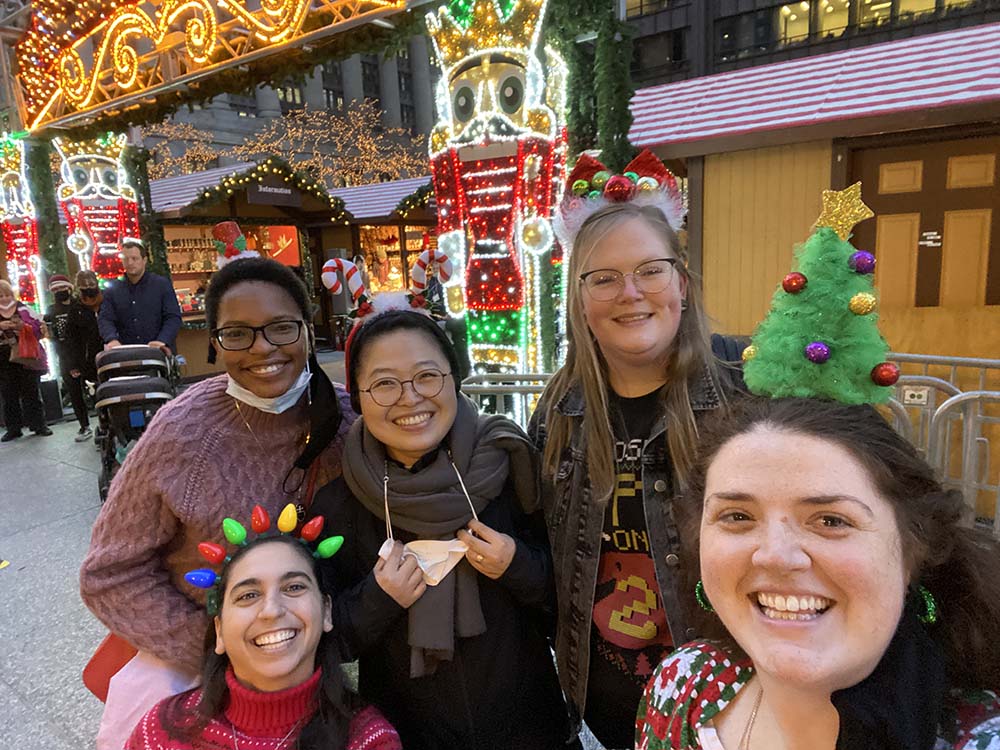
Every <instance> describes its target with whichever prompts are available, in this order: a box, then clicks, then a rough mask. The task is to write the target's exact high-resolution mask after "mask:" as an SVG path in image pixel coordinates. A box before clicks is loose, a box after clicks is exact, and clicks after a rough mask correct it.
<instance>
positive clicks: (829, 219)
mask: <svg viewBox="0 0 1000 750" xmlns="http://www.w3.org/2000/svg"><path fill="white" fill-rule="evenodd" d="M874 215H875V214H874V213H873V212H872V210H871V209H870V208H868V206H866V205H865V204H864V202H863V201H862V200H861V183H860V182H855V183H854V184H853V185H851V186H850V187H849V188H847V189H846V190H824V191H823V213H821V214H820V215H819V218H818V219H816V226H817V227H830V228H831V229H833V230H834V231H835V232H836V233H837V235H838V236H839V237H840V239H842V240H846V239H847V238H848V237H850V236H851V230H852V229H853V228H854V225H855V224H857V223H859V222H862V221H864V220H865V219H870V218H871V217H873V216H874Z"/></svg>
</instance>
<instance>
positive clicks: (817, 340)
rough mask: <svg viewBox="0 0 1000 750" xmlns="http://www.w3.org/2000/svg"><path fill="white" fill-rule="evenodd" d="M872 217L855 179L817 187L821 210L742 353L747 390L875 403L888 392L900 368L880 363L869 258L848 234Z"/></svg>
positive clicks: (883, 346) (883, 348) (882, 348)
mask: <svg viewBox="0 0 1000 750" xmlns="http://www.w3.org/2000/svg"><path fill="white" fill-rule="evenodd" d="M872 216H874V214H873V213H872V211H871V209H869V208H868V206H866V205H865V204H864V203H863V202H862V200H861V183H860V182H858V183H855V184H854V185H851V187H849V188H847V189H846V190H840V191H835V190H824V191H823V213H822V214H821V215H820V217H819V218H818V219H817V220H816V224H815V225H814V229H813V232H812V234H811V235H810V237H809V239H808V240H807V241H806V242H805V244H804V245H802V246H801V247H800V248H799V250H798V252H797V253H796V263H795V270H794V271H793V272H792V273H790V274H788V275H787V276H785V278H784V280H783V281H782V283H781V286H780V287H779V288H778V289H777V290H776V291H775V293H774V297H773V298H772V300H771V309H770V311H769V312H768V314H767V317H765V318H764V320H763V321H762V322H761V323H760V324H759V325H758V326H757V329H756V331H754V334H753V340H752V343H751V344H750V346H748V347H747V348H746V349H745V350H744V352H743V361H744V366H743V374H744V378H745V380H746V384H747V387H748V388H749V389H750V390H751V391H752V392H753V393H756V394H757V395H760V396H769V397H771V398H780V397H786V396H794V397H801V398H821V399H830V400H833V401H840V402H842V403H846V404H876V403H881V402H884V401H887V400H888V399H889V397H890V396H891V395H892V388H891V386H892V385H894V384H895V382H896V381H897V380H898V379H899V368H898V367H896V365H894V364H892V363H891V362H887V361H885V358H886V355H887V354H888V351H889V345H888V344H887V343H886V341H885V339H884V338H882V335H881V334H880V333H879V330H878V313H877V309H878V299H877V297H876V296H875V286H874V284H873V274H874V272H875V257H874V256H873V255H872V254H871V253H869V252H866V251H864V250H858V249H857V248H855V247H854V246H853V245H852V244H851V243H850V242H848V238H849V237H850V236H851V229H852V228H853V227H854V225H855V224H857V223H858V222H860V221H863V220H865V219H868V218H871V217H872Z"/></svg>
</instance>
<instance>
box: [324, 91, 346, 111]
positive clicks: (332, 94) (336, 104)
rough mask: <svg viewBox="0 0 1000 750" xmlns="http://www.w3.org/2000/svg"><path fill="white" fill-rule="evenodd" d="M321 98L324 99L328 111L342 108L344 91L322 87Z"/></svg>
mask: <svg viewBox="0 0 1000 750" xmlns="http://www.w3.org/2000/svg"><path fill="white" fill-rule="evenodd" d="M323 98H324V100H325V101H326V108H327V109H328V110H330V111H334V112H335V111H337V110H340V109H343V108H344V92H343V91H338V90H337V89H327V88H324V89H323Z"/></svg>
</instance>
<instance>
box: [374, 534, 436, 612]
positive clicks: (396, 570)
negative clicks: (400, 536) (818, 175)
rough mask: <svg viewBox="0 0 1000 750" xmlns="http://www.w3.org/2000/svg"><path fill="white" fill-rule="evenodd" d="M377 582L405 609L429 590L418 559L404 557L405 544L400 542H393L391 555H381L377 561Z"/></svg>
mask: <svg viewBox="0 0 1000 750" xmlns="http://www.w3.org/2000/svg"><path fill="white" fill-rule="evenodd" d="M375 582H376V583H377V584H378V585H379V588H381V589H382V590H383V591H384V592H385V593H387V594H388V595H389V596H391V597H392V598H393V600H394V601H395V602H396V604H398V605H399V606H400V607H402V608H403V609H409V608H410V606H411V605H412V604H413V603H414V602H415V601H416V600H417V599H419V598H420V597H421V596H423V595H424V592H425V591H426V590H427V584H426V583H424V577H423V574H422V573H421V572H420V567H419V566H418V565H417V561H416V560H415V559H414V558H412V557H406V558H404V557H403V545H402V544H400V543H399V542H393V543H392V550H391V551H390V552H389V557H387V558H385V559H383V558H381V557H380V558H379V559H378V562H377V563H375Z"/></svg>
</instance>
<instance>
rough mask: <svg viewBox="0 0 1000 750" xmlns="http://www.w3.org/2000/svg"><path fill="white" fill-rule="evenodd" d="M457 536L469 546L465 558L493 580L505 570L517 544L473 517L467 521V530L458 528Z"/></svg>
mask: <svg viewBox="0 0 1000 750" xmlns="http://www.w3.org/2000/svg"><path fill="white" fill-rule="evenodd" d="M457 536H458V539H459V541H462V542H465V545H466V546H467V547H468V548H469V551H468V552H466V553H465V558H466V559H467V560H468V561H469V562H470V563H471V564H472V567H473V568H475V569H476V570H478V571H479V572H480V573H482V574H483V575H484V576H486V577H487V578H492V579H493V580H496V579H497V578H499V577H500V576H502V575H503V574H504V573H505V572H506V571H507V568H508V567H510V563H511V560H513V559H514V553H515V552H516V551H517V544H516V543H515V542H514V540H513V539H512V538H511V537H509V536H507V535H506V534H501V533H500V532H499V531H494V530H493V529H491V528H490V527H489V526H487V525H486V524H484V523H481V522H479V521H476V520H475V519H473V520H472V521H469V528H468V529H467V530H466V529H460V530H459V532H458V534H457Z"/></svg>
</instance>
